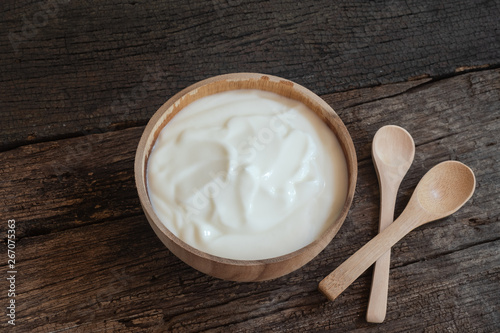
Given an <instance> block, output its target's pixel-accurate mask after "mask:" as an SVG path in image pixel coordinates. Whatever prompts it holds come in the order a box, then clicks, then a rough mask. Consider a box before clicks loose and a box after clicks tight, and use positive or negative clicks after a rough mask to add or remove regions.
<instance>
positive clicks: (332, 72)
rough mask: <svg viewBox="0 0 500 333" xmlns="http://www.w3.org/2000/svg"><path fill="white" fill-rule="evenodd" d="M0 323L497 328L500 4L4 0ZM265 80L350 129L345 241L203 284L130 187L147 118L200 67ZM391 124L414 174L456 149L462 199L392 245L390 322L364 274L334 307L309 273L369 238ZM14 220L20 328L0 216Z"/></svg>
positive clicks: (411, 182)
mask: <svg viewBox="0 0 500 333" xmlns="http://www.w3.org/2000/svg"><path fill="white" fill-rule="evenodd" d="M0 8H1V9H0V12H1V19H0V22H1V23H0V24H1V30H0V31H1V36H2V37H1V38H0V53H1V57H0V68H1V72H0V82H1V85H0V86H1V90H0V94H1V95H0V97H1V98H0V103H1V104H0V110H1V111H0V135H1V138H2V142H1V146H0V163H1V164H0V166H1V168H0V182H1V186H0V197H1V199H2V206H1V208H0V209H1V223H0V234H1V237H2V242H3V243H4V245H5V246H2V251H1V255H2V259H1V263H2V270H1V272H0V280H1V281H3V282H2V283H1V284H0V288H1V289H0V305H1V307H2V308H3V309H4V310H3V311H2V315H1V316H0V318H1V320H0V330H2V331H13V332H165V331H172V332H199V331H210V332H269V331H273V332H293V331H299V332H302V331H330V332H348V331H352V332H499V331H500V221H499V216H500V195H499V194H500V189H499V183H500V163H499V162H500V145H499V130H500V120H499V118H500V66H499V65H500V23H499V22H500V21H499V17H500V2H499V1H498V0H497V1H465V0H463V1H459V0H452V1H447V2H445V3H442V2H441V1H431V0H420V1H418V0H407V1H398V0H393V1H371V2H362V1H337V2H330V1H292V0H286V1H256V0H251V1H243V0H211V1H203V2H202V1H199V2H192V1H172V0H168V1H148V2H138V1H136V0H109V1H82V0H73V1H69V0H39V1H33V0H29V1H14V0H6V1H2V4H1V5H0ZM243 71H249V72H261V73H267V74H273V75H278V76H282V77H284V78H287V79H290V80H293V81H295V82H297V83H300V84H302V85H304V86H306V87H308V88H309V89H311V90H313V91H314V92H316V93H317V94H319V95H321V96H322V97H323V98H324V99H325V100H326V101H327V102H328V103H329V104H330V105H331V106H332V107H333V108H334V109H335V110H336V111H337V113H338V114H339V115H340V117H341V118H342V119H343V121H344V122H345V124H346V126H347V127H348V129H349V131H350V132H351V134H352V137H353V140H354V143H355V146H356V150H357V154H358V159H359V179H358V185H357V190H356V196H355V198H354V203H353V205H352V208H351V211H350V213H349V215H348V217H347V219H346V221H345V223H344V225H343V226H342V228H341V230H340V232H339V233H338V235H337V236H336V237H335V239H334V240H333V241H332V242H331V243H330V245H329V246H328V247H327V248H326V249H325V250H324V251H323V252H322V253H321V254H320V255H319V256H318V257H317V258H315V259H314V260H313V261H312V262H310V263H309V264H307V265H306V266H304V267H303V268H301V269H299V270H298V271H296V272H294V273H291V274H289V275H287V276H285V277H282V278H279V279H276V280H273V281H268V282H262V283H235V282H228V281H222V280H217V279H214V278H211V277H208V276H206V275H204V274H202V273H199V272H197V271H195V270H194V269H192V268H190V267H189V266H187V265H185V264H184V263H182V262H181V261H180V260H178V259H177V258H176V257H175V256H174V255H172V254H171V253H170V252H169V251H168V250H167V249H166V248H165V247H164V246H163V244H162V243H161V242H160V241H159V240H158V239H157V238H156V236H155V235H154V233H153V231H152V230H151V229H150V227H149V225H148V223H147V221H146V219H145V217H144V215H143V213H142V210H141V207H140V204H139V201H138V197H137V193H136V190H135V185H134V176H133V160H134V154H135V149H136V146H137V143H138V141H139V138H140V136H141V133H142V131H143V129H144V126H145V124H146V123H147V121H148V120H149V118H150V117H151V115H152V114H153V113H154V112H155V111H156V109H157V108H158V107H159V106H160V105H161V104H163V103H164V102H165V101H166V100H167V99H168V98H169V97H170V96H172V95H173V94H174V93H175V92H177V91H179V90H180V89H182V88H184V87H186V86H188V85H190V84H192V83H194V82H196V81H198V80H200V79H204V78H207V77H210V76H213V75H217V74H223V73H231V72H243ZM386 124H396V125H400V126H403V127H405V128H406V129H407V130H408V131H409V132H410V133H411V134H412V135H413V137H414V139H415V143H416V146H417V148H416V157H415V162H414V163H413V165H412V167H411V169H410V171H409V174H408V175H407V177H406V178H405V180H404V181H403V183H402V185H401V189H400V195H399V197H398V202H397V207H396V209H397V212H396V213H397V214H399V213H400V212H401V211H402V209H403V207H404V206H405V205H406V203H407V201H408V199H409V197H410V195H411V193H412V190H413V189H414V187H415V185H416V184H417V182H418V180H419V179H420V178H421V177H422V176H423V174H424V173H425V172H426V171H427V170H428V169H430V168H431V167H432V166H433V165H435V164H436V163H438V162H441V161H444V160H449V159H454V160H459V161H461V162H464V163H465V164H467V165H469V166H470V167H471V168H472V169H473V170H474V172H475V173H476V176H477V189H476V193H475V195H474V196H473V198H472V199H471V201H470V202H469V203H468V204H466V206H465V207H464V208H463V209H461V210H460V211H458V212H457V213H455V214H454V215H453V216H451V217H449V218H446V219H443V220H441V221H438V222H435V223H432V224H429V225H426V226H423V227H421V228H420V229H417V230H415V231H414V232H412V233H411V234H410V235H408V236H407V237H406V238H405V239H404V240H402V241H401V242H400V243H398V244H397V245H396V246H395V247H394V248H393V257H392V263H391V273H390V274H391V275H390V288H389V299H388V312H387V318H386V320H385V322H384V323H383V324H369V323H366V321H365V312H366V307H367V301H368V295H369V287H370V282H371V278H370V276H371V270H369V271H367V272H366V273H365V274H364V275H362V276H361V277H360V278H359V279H358V280H357V281H356V282H355V283H354V284H353V285H352V286H351V287H350V288H348V289H347V290H346V291H345V292H344V293H343V294H342V295H341V296H340V297H339V298H338V299H337V300H335V301H334V302H328V301H327V300H326V299H325V298H324V297H323V296H322V295H321V294H320V293H319V292H318V291H317V284H318V282H319V281H320V280H321V279H322V278H323V277H324V276H326V275H327V274H328V273H329V272H330V271H332V270H333V269H334V268H335V267H337V266H338V265H339V264H340V263H342V262H343V261H344V260H345V259H347V258H348V257H349V256H350V255H351V254H352V253H354V252H355V251H356V250H357V249H359V248H360V247H361V246H362V245H363V244H364V243H366V242H367V241H368V240H370V239H371V238H372V237H373V236H375V235H376V233H377V225H378V200H379V192H378V184H377V179H376V175H375V171H374V168H373V165H372V162H371V157H370V142H371V139H372V137H373V135H374V134H375V132H376V130H377V129H378V128H380V127H381V126H383V125H386ZM8 219H15V220H16V232H17V243H16V260H17V262H16V269H17V271H18V274H17V276H16V298H15V299H16V305H17V307H16V321H15V323H16V325H15V326H11V325H8V324H7V320H8V318H7V316H6V315H5V313H6V312H5V311H6V310H5V309H6V306H7V305H8V301H9V298H8V297H7V290H8V288H9V286H8V283H7V281H6V280H5V278H6V277H7V273H6V271H7V270H8V266H7V246H6V244H7V220H8Z"/></svg>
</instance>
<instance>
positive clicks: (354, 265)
mask: <svg viewBox="0 0 500 333" xmlns="http://www.w3.org/2000/svg"><path fill="white" fill-rule="evenodd" d="M372 155H373V160H374V164H375V167H376V170H377V176H378V178H379V183H380V188H381V190H380V195H381V210H380V228H379V231H380V232H379V234H378V235H377V236H376V237H374V238H373V239H372V240H371V241H370V242H368V243H367V244H365V245H364V246H363V247H362V248H361V249H359V250H358V251H357V252H356V253H355V254H354V255H352V256H351V257H350V258H349V259H347V260H346V261H345V262H344V263H342V264H341V265H340V266H339V267H338V268H337V269H336V270H334V271H333V272H332V273H330V274H329V275H328V276H327V277H326V278H324V279H323V280H322V281H321V282H320V284H319V290H320V291H321V292H322V293H323V294H324V295H325V296H326V297H327V298H328V299H330V300H334V299H335V298H337V296H339V295H340V294H341V293H342V292H343V291H344V290H345V289H346V288H347V287H348V286H349V285H350V284H351V283H352V282H354V280H356V279H357V278H358V277H359V276H360V275H361V274H362V273H363V272H364V271H365V270H366V269H368V267H370V266H371V265H372V264H373V263H375V262H377V263H376V265H375V269H374V276H373V283H372V292H371V295H370V302H369V305H368V312H367V320H368V321H369V322H375V323H380V322H382V321H383V320H384V318H385V313H386V307H387V288H388V287H387V286H388V279H389V278H388V277H389V266H390V249H391V247H392V246H393V245H394V244H396V243H397V242H398V241H399V240H400V239H401V238H403V237H404V236H405V235H406V234H408V233H409V232H410V231H412V230H413V229H415V228H417V227H419V226H421V225H423V224H426V223H428V222H431V221H435V220H438V219H441V218H444V217H446V216H449V215H451V214H453V213H454V212H456V211H457V210H458V209H460V208H461V207H462V206H463V205H464V204H465V203H466V202H467V201H468V200H469V199H470V197H471V196H472V194H473V193H474V189H475V187H476V178H475V177H474V173H473V172H472V170H471V169H470V168H469V167H467V166H466V165H464V164H462V163H460V162H457V161H446V162H442V163H440V164H438V165H436V166H435V167H433V168H432V169H430V170H429V171H428V172H427V173H426V174H425V175H424V177H422V179H421V180H420V182H419V183H418V185H417V187H416V188H415V191H414V192H413V195H412V196H411V198H410V201H409V202H408V205H407V206H406V208H405V209H404V211H403V213H401V215H400V216H399V217H398V218H397V219H396V220H395V221H394V222H392V220H393V215H394V205H395V201H396V194H397V190H398V188H399V185H400V183H401V180H402V179H403V177H404V175H405V174H406V172H407V171H408V169H409V167H410V165H411V163H412V162H413V157H414V155H415V144H414V143H413V139H412V137H411V136H410V134H409V133H408V132H407V131H406V130H404V129H403V128H401V127H398V126H384V127H382V128H381V129H380V130H379V131H378V132H377V133H376V135H375V137H374V140H373V145H372ZM391 222H392V223H391Z"/></svg>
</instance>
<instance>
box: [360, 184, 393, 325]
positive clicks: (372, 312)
mask: <svg viewBox="0 0 500 333" xmlns="http://www.w3.org/2000/svg"><path fill="white" fill-rule="evenodd" d="M398 180H399V181H400V179H398ZM398 188H399V182H387V181H385V180H383V179H381V181H380V222H379V233H380V232H382V231H384V230H385V228H387V227H388V226H389V225H390V224H391V223H392V221H394V207H395V205H396V197H397V189H398ZM390 266H391V250H390V249H389V250H388V251H387V252H385V253H384V254H383V255H382V256H381V257H380V258H379V259H378V260H377V261H376V262H375V267H374V268H373V279H372V287H371V291H370V299H369V301H368V309H367V310H366V321H368V322H369V323H381V322H383V321H384V319H385V314H386V311H387V294H388V288H389V269H390Z"/></svg>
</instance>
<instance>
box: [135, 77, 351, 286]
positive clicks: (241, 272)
mask: <svg viewBox="0 0 500 333" xmlns="http://www.w3.org/2000/svg"><path fill="white" fill-rule="evenodd" d="M236 89H260V90H265V91H271V92H274V93H277V94H279V95H282V96H285V97H288V98H291V99H295V100H298V101H300V102H302V103H304V104H305V105H307V106H308V107H309V108H310V109H311V110H313V111H314V112H315V113H316V114H317V115H318V116H319V117H320V118H321V119H322V120H323V121H324V122H325V123H326V124H327V125H328V127H329V128H330V129H331V130H332V131H333V132H334V133H335V135H336V136H337V138H338V140H339V142H340V145H341V146H342V149H343V152H344V156H345V158H346V161H347V169H348V177H349V179H348V190H347V196H346V199H345V202H344V206H343V208H342V211H341V213H340V215H339V217H338V218H337V219H336V220H335V221H331V225H330V226H329V227H328V228H327V230H326V231H325V232H324V233H323V235H322V236H321V237H320V238H319V239H317V240H315V241H314V242H312V243H310V244H309V245H307V246H305V247H303V248H301V249H299V250H297V251H294V252H292V253H289V254H286V255H283V256H279V257H275V258H270V259H264V260H234V259H227V258H221V257H217V256H214V255H210V254H207V253H204V252H202V251H200V250H197V249H195V248H193V247H192V246H190V245H188V244H186V243H185V242H183V241H182V240H180V239H179V238H177V237H176V236H175V235H174V234H173V233H172V232H171V231H170V230H168V229H167V227H166V226H165V225H164V224H163V223H162V222H161V221H160V219H159V218H158V217H157V216H156V214H155V212H154V210H153V207H152V205H151V202H150V200H149V196H148V192H147V188H146V167H147V162H148V157H149V154H150V153H151V150H152V148H153V145H154V143H155V141H156V138H157V137H158V134H159V133H160V131H161V130H162V129H163V127H164V126H165V125H166V124H167V123H168V122H169V121H170V119H172V117H174V116H175V115H176V114H177V112H179V111H181V110H182V108H184V107H185V106H186V105H188V104H189V103H191V102H193V101H195V100H197V99H199V98H202V97H204V96H208V95H212V94H216V93H219V92H223V91H228V90H236ZM357 172H358V171H357V159H356V152H355V150H354V144H353V142H352V139H351V136H350V135H349V132H348V131H347V129H346V127H345V126H344V124H343V123H342V120H340V118H339V116H338V115H337V114H336V113H335V111H333V109H332V108H331V107H330V106H329V105H328V104H327V103H326V102H325V101H324V100H322V99H321V98H320V97H318V96H317V95H315V94H314V93H313V92H312V91H310V90H308V89H306V88H304V87H302V86H300V85H298V84H296V83H293V82H291V81H288V80H285V79H282V78H279V77H276V76H271V75H264V74H257V73H235V74H227V75H220V76H216V77H212V78H209V79H206V80H203V81H200V82H198V83H195V84H193V85H192V86H189V87H187V88H186V89H184V90H182V91H181V92H179V93H177V94H176V95H175V96H173V97H172V98H170V99H169V100H168V101H167V102H166V103H165V104H163V105H162V106H161V107H160V108H159V109H158V111H157V112H156V113H155V114H154V115H153V117H152V118H151V120H150V121H149V123H148V125H147V126H146V128H145V130H144V133H143V134H142V137H141V140H140V142H139V146H138V148H137V153H136V157H135V180H136V185H137V191H138V193H139V199H140V201H141V205H142V208H143V210H144V213H145V214H146V217H147V219H148V221H149V223H150V225H151V227H152V228H153V230H154V231H155V233H156V235H157V236H158V237H159V238H160V239H161V241H162V242H163V243H164V244H165V245H166V247H167V248H168V249H169V250H170V251H171V252H172V253H174V254H175V255H176V256H177V257H178V258H180V259H181V260H182V261H184V262H185V263H186V264H188V265H190V266H192V267H193V268H195V269H197V270H199V271H201V272H203V273H206V274H208V275H211V276H214V277H217V278H221V279H225V280H233V281H263V280H269V279H274V278H277V277H280V276H283V275H285V274H288V273H290V272H292V271H294V270H296V269H298V268H300V267H302V266H303V265H305V264H306V263H307V262H309V261H310V260H312V259H313V258H314V257H315V256H316V255H317V254H318V253H319V252H321V251H322V250H323V249H324V248H325V247H326V245H328V243H330V241H331V240H332V238H333V237H334V236H335V234H336V233H337V231H338V230H339V229H340V227H341V225H342V223H343V222H344V220H345V218H346V215H347V212H348V211H349V207H350V206H351V203H352V198H353V195H354V189H355V187H356V179H357Z"/></svg>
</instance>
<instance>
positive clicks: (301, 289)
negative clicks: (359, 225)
mask: <svg viewBox="0 0 500 333" xmlns="http://www.w3.org/2000/svg"><path fill="white" fill-rule="evenodd" d="M498 246H500V240H498V239H497V240H496V241H492V242H487V243H484V244H478V245H474V246H470V247H467V248H464V249H462V250H460V251H456V252H453V253H449V254H443V255H439V256H437V257H435V258H431V259H428V260H420V261H417V262H415V263H411V264H408V265H405V266H402V267H397V268H393V269H391V284H390V290H389V293H390V296H389V305H388V315H387V319H386V322H385V324H383V325H379V326H375V325H373V324H368V323H366V322H365V321H364V311H365V310H366V301H367V297H368V286H369V282H370V281H369V280H370V279H369V276H368V275H367V274H365V275H363V276H362V277H361V278H360V279H359V280H358V281H357V282H356V283H355V284H354V285H353V286H352V287H351V288H349V289H348V290H347V291H346V292H345V293H344V294H343V295H341V296H340V297H339V298H338V299H337V300H336V301H335V302H327V301H326V299H325V298H324V297H323V296H322V295H321V294H320V293H319V292H318V291H317V289H316V287H317V283H318V281H319V280H320V279H321V275H320V274H321V273H320V271H321V268H322V267H323V268H324V266H325V265H324V262H323V261H322V260H321V259H315V260H314V261H313V262H311V263H310V264H308V265H307V266H305V267H304V268H302V269H300V270H299V271H297V272H294V273H292V274H290V275H288V276H286V277H283V278H280V279H276V280H273V281H267V282H261V283H235V282H228V281H222V280H217V279H213V278H210V277H208V276H206V275H204V274H202V273H199V272H197V271H195V270H193V269H191V268H189V267H188V266H186V265H185V264H183V263H182V262H180V261H179V260H178V259H176V258H175V257H174V256H173V255H172V254H171V253H170V252H169V251H168V250H166V249H165V248H164V247H163V245H162V244H161V243H160V242H159V241H158V240H157V238H156V236H155V235H154V234H153V232H152V231H151V230H150V229H149V227H148V224H147V221H146V220H145V219H144V218H143V217H131V218H125V219H122V220H120V221H109V222H104V223H101V224H98V225H87V226H84V227H81V228H76V229H70V230H65V231H61V232H59V233H56V234H49V235H43V236H39V237H29V238H25V239H23V240H22V241H21V242H20V243H19V245H18V251H19V253H22V260H21V261H20V263H19V264H18V271H19V274H18V281H19V295H18V297H17V304H18V314H19V318H18V319H17V323H18V324H17V325H16V326H17V327H16V328H17V329H18V331H32V332H48V331H57V330H63V329H69V330H70V331H74V332H88V331H98V330H107V331H116V330H130V331H134V332H147V331H151V329H153V331H155V332H164V331H172V332H198V331H204V330H209V331H210V330H213V331H221V330H230V331H232V332H233V331H234V332H247V331H256V330H258V331H270V330H278V331H296V330H298V329H301V328H302V329H307V330H310V331H317V330H325V329H328V330H330V331H332V332H345V331H347V330H348V331H351V330H355V331H357V332H368V331H379V332H401V331H405V332H418V331H422V330H423V329H426V331H429V332H442V331H445V330H451V331H462V332H481V331H483V332H488V331H490V332H491V331H493V330H494V328H495V327H498V326H497V325H498V323H499V320H500V318H499V312H498V309H499V307H500V299H499V298H498V297H497V294H498V283H499V281H500V267H499V266H498V265H497V263H498V262H499V260H500V252H499V251H498ZM347 247H349V248H351V247H352V246H351V245H347ZM4 297H5V296H4V295H2V299H0V301H3V300H4ZM429 323H432V326H427V325H428V324H429ZM0 325H1V326H0V327H4V328H5V327H6V326H5V323H1V324H0Z"/></svg>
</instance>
